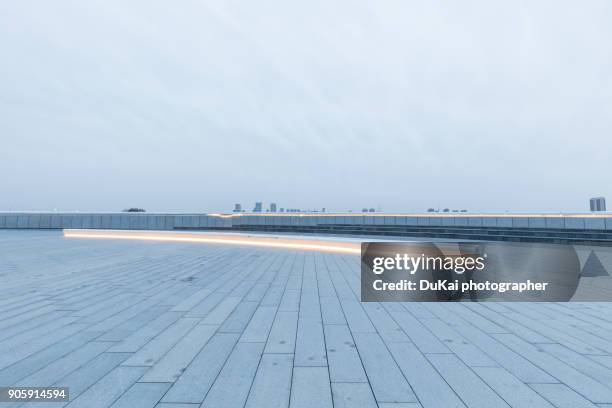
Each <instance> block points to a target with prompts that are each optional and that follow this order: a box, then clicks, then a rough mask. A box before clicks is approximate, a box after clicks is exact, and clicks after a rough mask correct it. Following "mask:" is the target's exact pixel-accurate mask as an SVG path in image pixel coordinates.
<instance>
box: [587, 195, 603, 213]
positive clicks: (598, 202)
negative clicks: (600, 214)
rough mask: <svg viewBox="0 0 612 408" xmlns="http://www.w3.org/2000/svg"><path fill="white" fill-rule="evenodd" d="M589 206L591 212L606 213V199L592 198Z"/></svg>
mask: <svg viewBox="0 0 612 408" xmlns="http://www.w3.org/2000/svg"><path fill="white" fill-rule="evenodd" d="M589 204H590V208H591V211H606V199H605V198H604V197H593V198H591V200H590V201H589Z"/></svg>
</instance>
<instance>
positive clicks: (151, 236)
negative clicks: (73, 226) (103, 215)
mask: <svg viewBox="0 0 612 408" xmlns="http://www.w3.org/2000/svg"><path fill="white" fill-rule="evenodd" d="M64 237H66V238H101V239H125V240H145V241H167V242H189V243H208V244H227V245H244V246H256V247H267V248H284V249H296V250H306V251H322V252H335V253H345V254H353V255H359V254H360V253H361V246H360V244H359V243H353V242H332V241H323V240H320V241H318V240H304V239H294V238H283V237H278V238H269V237H257V236H253V235H249V236H230V235H227V236H223V235H211V236H205V235H197V234H173V233H164V232H159V233H151V232H147V233H140V232H131V231H112V232H110V231H109V232H102V231H95V232H91V231H86V230H83V231H78V230H65V231H64Z"/></svg>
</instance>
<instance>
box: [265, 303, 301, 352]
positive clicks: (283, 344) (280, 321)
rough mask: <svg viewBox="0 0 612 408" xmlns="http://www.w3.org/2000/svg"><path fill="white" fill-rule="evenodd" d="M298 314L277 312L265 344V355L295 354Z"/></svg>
mask: <svg viewBox="0 0 612 408" xmlns="http://www.w3.org/2000/svg"><path fill="white" fill-rule="evenodd" d="M297 321H298V312H281V311H279V312H277V313H276V317H275V319H274V323H273V324H272V329H271V330H270V335H269V337H268V341H267V343H266V351H265V352H266V353H288V354H293V353H294V352H295V337H296V333H297Z"/></svg>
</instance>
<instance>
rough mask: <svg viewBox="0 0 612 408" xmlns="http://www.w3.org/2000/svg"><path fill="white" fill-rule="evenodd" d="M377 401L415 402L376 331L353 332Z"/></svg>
mask: <svg viewBox="0 0 612 408" xmlns="http://www.w3.org/2000/svg"><path fill="white" fill-rule="evenodd" d="M353 337H354V339H355V343H356V344H357V350H358V351H359V355H360V356H361V360H362V361H363V365H364V367H365V370H366V373H367V374H368V379H369V381H370V384H371V386H372V390H373V391H374V396H375V397H376V401H378V402H417V399H416V396H415V395H414V393H413V392H412V389H411V388H410V385H409V384H408V382H406V379H405V378H404V376H403V375H402V373H401V371H400V370H399V368H398V367H397V364H396V363H395V361H394V360H393V357H392V356H391V353H389V350H388V349H387V347H386V346H385V344H384V343H383V341H382V339H381V338H380V336H379V335H378V334H376V333H353Z"/></svg>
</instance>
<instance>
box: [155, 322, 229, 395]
mask: <svg viewBox="0 0 612 408" xmlns="http://www.w3.org/2000/svg"><path fill="white" fill-rule="evenodd" d="M237 341H238V335H237V334H234V333H217V334H215V335H214V336H213V337H212V339H210V340H209V341H208V343H207V344H206V346H204V348H203V349H202V350H201V351H200V352H199V353H198V355H197V356H196V357H195V358H194V359H193V361H192V362H191V364H189V366H188V367H187V369H186V370H185V371H184V372H183V374H182V375H181V376H180V377H179V378H178V379H177V380H176V382H175V383H174V385H173V386H172V387H171V388H170V390H168V392H167V393H166V395H164V398H163V399H162V401H163V402H183V403H184V402H188V403H201V402H202V401H204V398H205V397H206V394H207V393H208V391H209V390H210V387H211V386H212V384H213V383H214V382H215V380H216V378H217V375H218V374H219V372H220V371H221V368H222V367H223V365H224V364H225V360H226V359H227V357H228V356H229V354H230V353H231V351H232V349H233V348H234V345H235V344H236V342H237Z"/></svg>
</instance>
